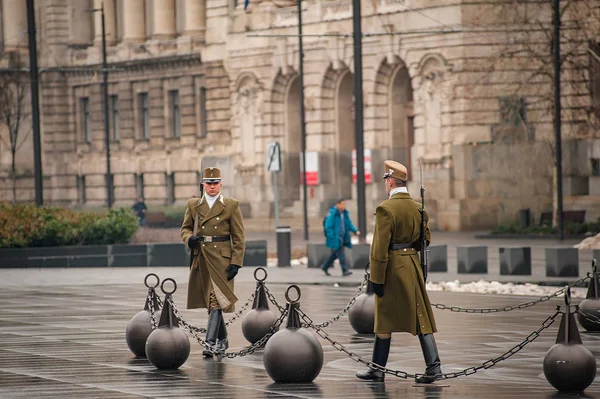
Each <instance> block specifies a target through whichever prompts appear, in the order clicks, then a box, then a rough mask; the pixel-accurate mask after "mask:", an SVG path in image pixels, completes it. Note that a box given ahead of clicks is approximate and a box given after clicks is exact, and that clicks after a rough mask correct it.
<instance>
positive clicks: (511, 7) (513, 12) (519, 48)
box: [473, 0, 600, 225]
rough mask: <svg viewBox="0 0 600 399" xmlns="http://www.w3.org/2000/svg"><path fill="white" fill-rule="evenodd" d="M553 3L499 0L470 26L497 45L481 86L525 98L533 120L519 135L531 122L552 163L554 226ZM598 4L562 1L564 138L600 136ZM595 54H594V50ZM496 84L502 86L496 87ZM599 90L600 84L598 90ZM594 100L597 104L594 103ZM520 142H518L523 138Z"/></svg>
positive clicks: (484, 69)
mask: <svg viewBox="0 0 600 399" xmlns="http://www.w3.org/2000/svg"><path fill="white" fill-rule="evenodd" d="M552 7H553V2H552V1H547V0H546V1H540V0H500V1H497V2H495V3H494V4H493V5H491V6H489V7H488V8H485V9H482V10H481V12H480V13H478V15H477V16H476V17H474V18H473V28H474V29H481V30H482V31H489V32H491V33H489V34H487V37H488V38H489V37H492V36H494V37H495V38H496V39H499V40H497V43H503V44H497V45H496V46H495V48H494V54H493V55H492V56H490V57H488V59H487V60H486V61H487V62H485V63H484V66H483V67H482V68H481V72H482V73H481V74H480V75H479V79H477V80H476V85H479V86H480V88H481V90H482V91H486V89H485V87H486V86H487V87H488V88H489V89H488V90H487V93H486V94H488V95H489V94H490V93H489V92H490V91H493V92H494V94H495V95H501V96H516V97H517V98H521V99H523V101H525V99H526V107H527V110H528V114H531V115H533V117H532V118H531V120H527V121H524V120H522V119H521V118H519V119H521V120H520V122H521V123H523V126H524V129H523V130H522V132H523V134H528V133H529V132H528V129H527V124H535V126H536V130H535V141H543V142H545V143H546V145H547V155H546V156H544V157H543V158H545V159H544V161H547V162H551V163H552V167H553V168H552V170H553V172H552V174H553V178H552V186H553V201H552V203H553V207H552V208H553V212H552V213H553V218H552V219H553V224H554V225H556V223H557V220H558V217H557V215H558V210H557V202H558V199H557V189H556V187H557V169H556V159H555V157H554V154H555V151H556V141H555V137H554V134H553V133H554V128H555V125H556V121H555V113H554V93H555V90H554V89H555V86H554V68H553V40H554V37H553V36H554V33H553V29H554V19H553V8H552ZM599 12H600V0H563V1H561V10H560V15H561V25H562V28H561V37H560V41H561V54H560V63H561V69H562V73H561V86H562V95H561V99H562V109H561V116H562V127H563V129H562V137H563V138H565V139H583V138H592V137H599V136H600V135H599V132H600V119H599V118H598V116H599V115H600V112H599V111H600V107H599V105H600V92H598V93H594V84H593V82H594V81H595V80H596V81H599V78H600V76H595V74H594V70H597V69H598V65H597V64H598V62H600V54H597V53H596V52H595V50H596V49H597V48H598V46H597V45H596V43H597V42H598V38H599V35H598V32H600V13H599ZM596 51H597V50H596ZM499 82H501V84H502V86H501V87H502V88H501V89H498V87H499ZM598 88H599V89H600V86H599V87H598ZM595 97H597V98H598V100H599V101H594V100H595ZM521 139H522V138H521Z"/></svg>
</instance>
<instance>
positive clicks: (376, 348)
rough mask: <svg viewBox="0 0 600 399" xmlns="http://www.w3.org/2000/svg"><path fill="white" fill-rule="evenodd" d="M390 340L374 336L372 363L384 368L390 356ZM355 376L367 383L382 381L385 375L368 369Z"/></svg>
mask: <svg viewBox="0 0 600 399" xmlns="http://www.w3.org/2000/svg"><path fill="white" fill-rule="evenodd" d="M391 341H392V339H391V338H379V337H378V336H375V345H373V363H375V364H377V365H379V366H381V367H385V365H386V364H387V361H388V356H389V354H390V343H391ZM356 376H357V377H358V378H360V379H361V380H367V381H383V379H384V377H385V374H384V373H383V371H379V370H374V369H369V370H367V371H361V372H358V373H356Z"/></svg>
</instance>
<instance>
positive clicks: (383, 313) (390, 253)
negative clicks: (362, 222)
mask: <svg viewBox="0 0 600 399" xmlns="http://www.w3.org/2000/svg"><path fill="white" fill-rule="evenodd" d="M385 170H386V173H385V175H384V177H383V178H384V180H385V187H386V191H387V193H388V196H389V199H387V200H386V201H383V202H382V203H381V204H379V206H378V207H377V209H376V210H375V231H374V232H373V243H372V245H371V255H370V262H371V277H370V280H371V283H372V284H373V290H374V292H375V294H376V297H375V333H376V334H377V335H376V337H375V345H374V348H373V362H374V363H376V364H378V365H380V366H384V367H385V365H386V363H387V359H388V355H389V350H390V342H391V335H392V333H393V332H407V333H410V334H412V335H418V336H419V342H420V343H421V349H422V351H423V357H424V358H425V363H426V366H427V367H426V370H425V374H424V375H422V376H419V377H417V378H416V382H418V383H431V382H433V381H434V380H435V379H436V375H440V374H441V373H442V369H441V362H440V359H439V355H438V351H437V346H436V344H435V340H434V337H433V333H434V332H437V328H436V325H435V319H434V316H433V310H432V308H431V304H430V302H429V297H428V295H427V291H426V289H425V280H424V278H423V272H422V270H421V265H420V261H419V255H418V251H419V250H421V248H420V241H419V238H420V236H421V235H420V233H421V218H422V217H424V218H425V223H426V229H425V237H426V241H427V245H429V243H430V242H431V232H430V231H429V226H428V224H427V223H428V221H429V217H428V215H427V212H426V211H425V212H423V213H421V204H419V203H418V202H416V201H414V200H413V199H412V198H411V197H410V194H409V193H408V190H407V189H406V180H407V179H408V171H407V169H406V167H405V166H404V165H402V164H400V163H398V162H395V161H385ZM357 377H358V378H360V379H364V380H375V381H381V380H383V379H384V374H383V373H382V372H381V371H378V370H373V369H371V370H368V371H366V372H362V373H357Z"/></svg>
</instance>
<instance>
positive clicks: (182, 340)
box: [146, 278, 190, 370]
mask: <svg viewBox="0 0 600 399" xmlns="http://www.w3.org/2000/svg"><path fill="white" fill-rule="evenodd" d="M167 281H171V282H172V283H173V286H174V287H173V291H171V292H166V291H165V290H164V285H165V283H166V282H167ZM160 289H161V290H162V292H163V293H165V300H164V308H163V311H162V315H161V318H160V323H159V324H158V328H157V329H156V330H154V331H152V333H151V334H150V336H149V337H148V340H147V341H146V355H147V356H148V360H150V362H151V363H152V364H153V365H154V366H155V367H156V368H157V369H161V370H174V369H177V368H179V366H181V365H182V364H183V363H185V361H186V360H187V358H188V356H189V355H190V340H189V338H188V337H187V335H186V334H185V332H183V330H181V329H180V328H179V322H178V320H177V316H175V313H174V312H173V307H172V305H171V300H172V299H171V295H172V294H173V293H174V292H175V290H176V289H177V284H176V283H175V280H173V279H171V278H168V279H165V280H164V281H163V282H162V284H161V286H160Z"/></svg>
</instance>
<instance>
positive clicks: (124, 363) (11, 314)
mask: <svg viewBox="0 0 600 399" xmlns="http://www.w3.org/2000/svg"><path fill="white" fill-rule="evenodd" d="M248 269H250V268H248ZM251 271H252V270H243V272H242V273H240V275H239V280H237V282H238V284H237V286H236V290H237V293H238V297H239V298H240V304H243V303H244V302H246V299H247V298H249V297H250V295H251V293H252V292H253V290H254V283H253V282H252V277H251ZM269 271H270V272H271V270H269ZM148 272H156V273H157V274H158V275H159V276H160V277H161V278H166V277H173V278H175V280H176V281H177V282H178V284H179V288H178V290H177V292H175V294H174V300H175V303H176V304H178V305H179V306H178V307H179V309H180V310H181V311H182V313H183V314H184V316H185V318H186V320H187V321H188V322H190V323H192V324H193V325H197V326H200V327H205V324H206V320H207V313H206V311H203V310H193V311H190V310H186V309H185V307H184V305H185V293H186V290H187V283H186V276H187V269H186V268H153V269H150V268H135V269H133V268H132V269H129V268H123V269H77V270H67V269H52V270H50V269H29V270H20V269H6V270H0V288H1V290H0V300H1V302H0V303H1V305H0V397H2V398H36V397H40V398H54V397H61V398H63V397H69V398H142V397H147V398H166V397H178V398H179V397H196V398H250V397H252V398H254V397H256V398H285V397H290V398H337V397H339V398H396V397H407V398H428V399H433V398H440V399H442V398H465V399H470V398H509V397H510V398H571V397H573V398H574V397H587V398H600V381H598V380H597V381H595V382H594V383H593V384H592V385H591V386H590V387H589V388H588V389H587V390H586V392H585V394H583V395H581V394H580V395H576V394H572V395H569V394H559V393H557V392H556V390H555V389H554V388H553V387H552V386H551V385H550V384H549V383H548V382H547V381H546V379H545V378H544V375H543V371H542V359H543V357H544V355H545V354H546V352H547V350H548V349H549V348H550V347H551V346H552V345H553V344H554V341H555V339H556V333H557V329H558V320H559V319H557V322H556V323H555V324H554V325H552V326H551V327H550V328H549V329H548V330H546V331H544V332H542V333H541V336H540V337H539V338H538V339H537V340H536V341H534V342H533V343H531V344H529V345H527V346H526V347H525V348H524V349H523V350H522V351H521V352H519V353H517V354H515V355H514V356H512V357H511V358H510V359H507V360H505V361H502V362H501V363H499V364H498V365H496V366H495V367H493V368H491V369H488V370H485V371H481V372H478V373H476V374H474V375H470V376H467V377H460V378H457V379H452V380H445V381H440V382H437V383H435V384H433V385H431V386H417V385H416V384H414V382H413V381H411V380H405V379H400V378H396V377H390V376H388V377H387V379H386V382H385V383H365V382H362V381H359V380H358V379H356V378H355V377H354V373H355V372H356V371H358V370H362V369H363V366H362V365H360V364H358V363H356V362H354V361H353V360H351V359H349V358H348V357H347V356H346V355H345V354H343V353H341V352H338V351H337V350H335V349H334V348H333V347H332V346H330V345H329V344H328V343H327V342H326V341H324V340H320V341H321V344H322V345H323V349H324V353H325V362H324V365H323V368H322V370H321V373H320V375H319V376H318V377H317V378H316V379H315V381H314V382H313V383H310V384H274V383H273V382H272V381H271V379H270V378H269V376H268V375H267V373H266V371H265V370H264V367H263V362H262V350H259V351H257V352H255V353H254V354H252V355H248V356H245V357H241V358H235V359H224V360H222V361H218V360H213V359H210V360H205V359H203V357H202V355H201V352H202V348H201V346H200V345H199V344H198V343H197V342H196V341H194V340H192V341H191V345H192V350H191V353H190V357H189V359H188V360H187V362H186V363H185V364H184V365H183V366H182V367H181V368H180V369H179V370H177V371H170V372H164V371H159V370H157V369H156V368H155V367H154V366H153V365H152V364H150V363H149V362H148V361H147V360H146V359H143V358H139V359H136V358H135V357H134V356H133V354H132V353H131V352H130V351H129V349H128V347H127V344H126V342H125V327H126V325H127V323H128V321H129V319H130V318H131V317H132V316H133V315H135V314H136V313H137V312H138V311H140V310H141V309H142V305H143V303H144V298H145V295H146V288H145V287H144V285H143V282H142V279H143V276H144V275H145V274H146V273H148ZM272 274H274V275H273V276H271V279H270V280H271V281H273V282H272V283H269V281H270V280H269V279H268V280H267V287H268V288H269V289H270V291H271V292H272V293H273V294H274V295H275V297H276V298H277V300H278V301H279V302H280V303H281V304H283V303H284V295H283V293H284V290H285V288H286V287H287V285H286V284H283V283H284V282H293V281H297V282H299V283H300V286H301V288H302V298H301V308H302V310H303V311H304V312H305V313H307V314H308V315H309V316H310V317H311V318H312V319H313V320H314V321H315V322H317V323H319V322H323V321H325V320H327V319H329V318H330V317H332V316H334V315H335V314H336V313H337V312H339V311H340V310H341V309H342V308H343V307H344V306H345V305H346V304H347V302H348V300H349V299H350V298H351V297H352V295H353V294H354V292H355V291H356V287H357V286H358V284H350V283H347V284H345V285H342V286H341V287H334V286H333V285H332V282H331V281H329V279H328V280H327V281H326V283H325V284H316V283H319V282H322V281H321V280H322V279H320V278H317V275H316V274H314V276H315V277H311V276H313V274H310V275H309V276H307V272H306V269H304V270H298V269H294V268H290V269H286V270H281V269H280V270H277V271H276V272H272ZM275 274H277V275H275ZM355 274H356V273H355ZM318 277H320V275H319V276H318ZM353 277H354V276H353ZM331 279H332V280H335V279H334V278H331ZM337 280H340V281H342V280H341V279H340V278H337ZM354 280H355V281H358V280H360V278H356V279H354ZM275 281H278V283H275ZM345 281H346V282H347V280H345ZM161 296H162V295H161ZM430 297H431V300H432V302H434V303H443V304H446V305H455V306H462V307H504V306H506V305H514V304H518V303H522V302H527V301H529V300H531V299H532V298H530V297H520V296H519V297H515V296H498V295H482V294H465V293H460V294H459V293H448V292H431V293H430ZM578 301H579V300H577V301H575V303H578ZM563 303H564V302H563V300H562V299H561V298H559V299H553V300H550V301H548V302H545V303H541V304H538V305H536V306H533V307H530V308H527V309H523V310H515V311H512V312H500V313H492V314H465V313H453V312H449V311H443V310H435V316H436V320H437V324H438V328H439V330H440V332H439V333H438V334H437V335H436V340H437V343H438V347H439V351H440V356H441V360H442V363H443V369H444V372H445V373H449V372H457V371H460V370H463V369H465V368H468V367H471V366H478V365H481V364H482V363H483V362H485V361H486V360H489V359H492V358H495V357H498V356H500V355H501V354H503V353H504V352H506V351H507V350H509V349H510V348H512V347H513V346H515V345H517V344H518V343H520V342H521V341H523V340H524V339H525V337H527V336H528V335H529V334H530V333H531V332H532V331H534V330H536V329H538V328H539V327H540V326H541V325H542V323H543V322H544V320H546V319H547V317H548V316H550V315H552V314H553V313H554V312H555V307H556V305H561V304H563ZM272 309H273V310H274V307H272ZM274 312H275V313H276V314H277V315H278V313H277V312H276V310H274ZM229 317H230V315H226V317H225V318H226V319H228V318H229ZM326 331H327V332H328V333H329V334H330V335H331V336H332V337H333V338H334V339H336V340H337V341H338V342H340V343H342V344H343V345H345V346H346V347H347V348H348V349H350V350H351V351H352V352H354V353H357V354H358V355H360V356H362V357H364V358H366V359H370V356H371V351H372V342H373V336H370V335H362V336H361V335H357V334H355V333H354V330H352V328H351V327H350V324H349V322H348V318H347V316H345V317H342V318H341V319H340V320H339V321H338V322H337V323H335V324H333V325H331V326H329V327H328V328H327V329H326ZM580 331H581V332H582V338H583V341H584V344H586V346H587V347H588V348H589V349H590V350H591V351H592V352H593V353H594V354H595V355H596V356H597V355H598V354H599V353H600V336H599V335H597V334H592V333H586V332H583V330H582V329H580ZM229 335H230V349H229V350H230V351H238V350H241V349H243V348H244V347H247V346H248V345H249V344H248V343H247V342H246V341H245V339H244V337H243V335H242V333H241V319H240V320H238V321H236V322H235V323H234V324H233V325H231V326H230V327H229ZM388 367H390V368H393V369H400V370H403V371H406V372H409V373H421V372H423V370H424V362H423V358H422V355H421V351H420V347H419V343H418V339H417V338H416V337H412V336H409V335H407V334H396V335H394V336H393V338H392V350H391V354H390V360H389V363H388Z"/></svg>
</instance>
